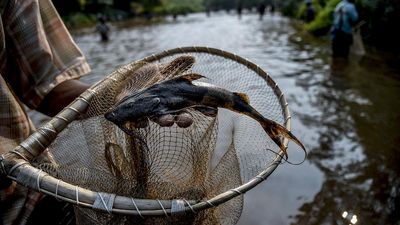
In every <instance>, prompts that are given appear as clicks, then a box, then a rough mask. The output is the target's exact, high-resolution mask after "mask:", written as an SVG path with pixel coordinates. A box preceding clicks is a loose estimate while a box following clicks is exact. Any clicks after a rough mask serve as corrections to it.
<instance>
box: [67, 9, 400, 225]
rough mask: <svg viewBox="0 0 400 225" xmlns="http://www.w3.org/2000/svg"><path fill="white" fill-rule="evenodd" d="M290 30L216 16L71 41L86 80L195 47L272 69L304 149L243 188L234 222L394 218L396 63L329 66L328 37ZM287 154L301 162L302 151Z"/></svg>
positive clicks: (283, 21) (397, 189)
mask: <svg viewBox="0 0 400 225" xmlns="http://www.w3.org/2000/svg"><path fill="white" fill-rule="evenodd" d="M295 26H296V23H294V22H292V21H290V20H289V19H287V18H284V17H282V16H280V15H278V14H275V15H267V16H266V17H264V19H263V20H262V21H260V20H259V19H258V16H257V15H255V14H254V15H252V14H245V15H243V16H242V18H241V19H240V20H239V19H238V17H237V16H235V15H234V14H227V13H225V12H224V13H222V12H221V13H214V14H212V15H211V17H206V15H205V14H192V15H188V16H186V17H178V19H177V20H176V21H173V20H172V19H167V21H165V22H162V23H157V24H149V25H143V26H132V25H130V24H129V23H121V24H115V25H114V26H113V29H112V34H111V36H110V42H108V43H101V42H100V41H99V37H98V36H97V34H96V33H94V32H93V31H92V30H88V29H85V30H79V31H75V32H74V39H75V40H76V42H77V44H78V45H79V47H80V48H81V49H82V51H83V52H84V54H85V55H86V57H87V58H88V61H89V63H90V65H91V67H92V70H93V72H92V74H91V75H89V76H87V77H84V78H82V79H83V80H84V81H86V82H90V83H93V82H95V81H97V80H99V79H101V78H102V77H103V76H104V75H107V74H108V73H110V72H112V71H113V70H114V69H115V68H116V67H118V66H120V65H123V64H126V63H129V62H131V61H132V60H135V59H140V58H142V57H144V56H148V55H150V54H153V53H157V52H160V51H162V50H165V49H170V48H175V47H182V46H193V45H196V46H209V47H215V48H220V49H223V50H226V51H230V52H234V53H236V54H238V55H240V56H243V57H245V58H248V59H249V60H250V61H253V62H255V63H256V64H258V65H260V66H261V67H262V68H264V69H265V70H267V71H268V72H269V73H270V74H271V76H272V77H273V79H274V80H275V81H276V82H277V83H278V84H279V86H280V88H281V89H282V91H283V92H284V93H285V96H286V98H287V101H288V102H289V107H290V110H291V113H292V130H293V132H294V133H295V134H296V136H298V137H299V139H300V140H302V141H303V143H305V145H306V147H307V149H308V151H309V155H308V159H307V161H306V162H305V163H303V164H301V165H300V166H292V165H288V164H283V165H281V166H279V167H278V169H277V170H276V171H275V172H274V173H273V174H272V175H271V176H270V178H269V179H268V180H267V181H266V182H264V183H263V184H261V185H259V186H258V187H256V188H255V189H254V190H252V191H250V192H249V193H247V194H246V196H245V208H244V211H243V213H242V217H241V219H240V221H239V224H241V225H245V224H246V225H256V224H257V225H265V224H400V222H399V221H400V215H399V214H398V213H396V211H397V212H398V211H399V206H400V176H399V173H400V163H399V162H398V160H399V159H400V148H399V144H400V132H399V130H400V129H399V128H400V113H399V112H400V71H399V69H398V68H399V67H398V65H394V66H393V65H391V66H390V64H395V63H390V60H387V59H384V58H383V57H382V56H381V55H380V54H367V55H366V56H364V57H363V58H352V60H350V62H348V63H337V62H332V60H331V58H330V56H329V54H330V49H329V42H328V41H327V40H319V39H315V38H312V37H309V36H308V35H307V34H304V32H301V31H299V30H297V29H295ZM396 66H397V67H396ZM396 68H397V69H396ZM289 151H290V152H289V154H290V158H291V159H292V160H293V161H296V160H297V161H300V160H301V157H302V155H301V153H300V152H299V151H294V150H289Z"/></svg>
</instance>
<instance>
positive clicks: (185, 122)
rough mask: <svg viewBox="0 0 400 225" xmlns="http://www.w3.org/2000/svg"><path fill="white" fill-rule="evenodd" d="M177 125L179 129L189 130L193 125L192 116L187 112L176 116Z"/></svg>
mask: <svg viewBox="0 0 400 225" xmlns="http://www.w3.org/2000/svg"><path fill="white" fill-rule="evenodd" d="M175 123H176V125H178V127H181V128H187V127H189V126H190V125H192V123H193V118H192V116H191V115H190V114H189V113H187V112H182V113H180V114H179V115H176V116H175Z"/></svg>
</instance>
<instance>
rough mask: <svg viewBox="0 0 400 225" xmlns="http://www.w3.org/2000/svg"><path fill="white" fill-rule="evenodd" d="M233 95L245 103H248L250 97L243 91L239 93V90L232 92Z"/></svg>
mask: <svg viewBox="0 0 400 225" xmlns="http://www.w3.org/2000/svg"><path fill="white" fill-rule="evenodd" d="M233 94H234V95H236V96H238V97H239V98H240V99H241V100H242V101H244V102H245V103H246V104H250V98H249V96H248V95H247V94H245V93H239V92H234V93H233Z"/></svg>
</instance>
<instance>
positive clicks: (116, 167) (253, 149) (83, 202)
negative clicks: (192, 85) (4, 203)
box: [3, 47, 290, 225]
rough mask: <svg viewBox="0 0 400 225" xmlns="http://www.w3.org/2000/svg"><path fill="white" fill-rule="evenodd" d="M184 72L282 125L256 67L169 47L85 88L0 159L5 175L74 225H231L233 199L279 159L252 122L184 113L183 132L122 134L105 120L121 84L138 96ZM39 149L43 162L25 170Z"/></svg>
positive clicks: (278, 98)
mask: <svg viewBox="0 0 400 225" xmlns="http://www.w3.org/2000/svg"><path fill="white" fill-rule="evenodd" d="M193 59H195V61H193ZM192 72H195V73H198V74H201V75H203V76H205V77H206V78H203V79H201V81H202V82H206V83H211V84H214V85H217V86H219V87H222V88H224V89H227V90H229V91H232V92H243V93H246V94H247V95H248V96H249V98H250V104H251V105H252V106H253V107H254V108H255V109H256V110H257V111H259V112H260V113H261V114H263V116H265V117H266V118H269V119H272V120H274V121H276V122H278V123H280V124H284V125H285V126H286V127H287V128H290V124H289V122H290V116H289V111H288V109H287V103H286V100H285V98H284V97H283V94H282V93H281V91H280V90H279V88H278V87H277V85H276V84H275V82H273V80H272V79H271V78H270V77H269V76H268V74H267V73H266V72H265V71H263V70H262V69H260V68H259V67H258V66H256V65H254V64H253V63H251V62H249V61H247V60H245V59H243V58H241V57H239V56H236V55H234V54H231V53H228V52H224V51H221V50H217V49H211V48H204V47H197V48H195V47H187V48H179V49H172V50H169V51H164V52H162V53H160V54H157V55H152V56H149V57H147V58H144V59H142V60H139V61H135V62H132V63H130V64H128V65H125V66H123V67H121V68H119V69H118V70H116V71H115V72H113V73H112V74H110V75H109V76H107V77H105V78H104V79H103V80H102V81H100V82H98V83H97V84H95V85H93V86H92V88H90V89H89V90H88V91H86V92H85V93H84V94H82V95H81V97H79V98H78V99H77V100H75V101H74V102H73V103H72V104H71V105H70V106H69V107H67V108H66V109H65V110H63V112H61V113H60V114H59V115H57V116H56V117H54V118H53V119H52V120H51V121H50V122H48V123H47V124H45V125H44V126H42V127H41V128H39V129H38V131H37V132H36V133H35V134H33V135H32V136H31V137H30V138H28V139H27V140H26V141H25V142H23V143H21V145H20V146H19V147H17V148H16V149H14V150H13V151H12V152H11V153H10V154H9V155H8V156H6V157H4V158H6V160H3V165H4V164H5V166H4V171H5V172H6V173H7V174H8V176H9V177H10V178H12V179H14V180H16V181H17V182H19V183H22V184H24V185H26V186H28V187H31V188H34V189H37V190H38V191H41V192H43V193H46V194H49V195H52V196H55V197H57V198H59V199H61V200H65V201H68V202H72V203H75V205H76V206H75V214H76V217H77V222H78V224H199V225H200V224H202V225H208V224H226V225H228V224H235V223H236V222H237V221H238V219H239V217H240V214H241V211H242V207H243V195H242V194H243V193H245V192H246V191H247V190H250V189H251V188H252V187H254V186H255V185H257V184H258V183H260V182H262V181H263V180H265V179H266V178H267V177H268V176H269V174H271V173H272V171H273V170H274V169H275V168H276V166H277V165H278V164H279V162H280V159H281V156H282V152H281V151H280V150H279V148H278V147H277V146H276V145H275V144H274V142H273V141H272V140H271V139H270V138H269V137H268V136H267V135H266V133H265V132H264V130H263V129H262V127H261V126H260V124H259V123H258V122H257V121H255V120H253V119H251V118H249V117H247V116H244V115H241V114H238V113H234V112H231V111H229V110H226V109H219V110H218V115H217V116H216V117H210V116H205V115H203V114H202V113H200V112H198V111H195V110H189V111H188V113H189V114H190V115H191V117H192V118H193V121H194V122H193V124H192V125H191V126H189V127H187V128H181V127H179V126H177V125H176V124H174V125H173V126H172V127H161V126H160V125H159V124H157V123H154V122H151V121H150V123H149V124H148V126H147V127H144V128H140V129H139V128H138V129H135V130H134V135H127V134H125V133H124V132H123V131H122V130H121V129H119V128H118V127H117V126H115V125H114V124H113V123H111V122H109V121H107V120H106V119H105V118H104V113H105V112H106V111H107V110H109V109H110V108H111V107H112V106H113V105H114V104H115V103H116V99H118V98H119V96H120V95H121V93H123V92H124V90H125V89H126V86H127V85H128V86H129V88H130V89H133V90H138V91H139V90H141V89H144V88H146V87H149V86H150V85H152V84H154V83H156V82H160V81H162V80H167V79H171V78H173V77H175V76H179V75H182V74H185V73H192ZM53 139H54V140H53ZM43 150H45V151H46V152H48V153H50V154H49V155H51V156H52V158H51V160H50V161H43V162H40V161H39V162H38V163H37V164H35V167H32V166H31V164H30V163H27V162H28V161H32V159H34V158H35V157H36V156H37V155H38V154H39V153H41V152H42V151H43ZM277 153H279V155H277ZM7 157H8V158H7ZM7 159H9V160H7ZM4 162H5V163H4ZM132 215H134V216H132Z"/></svg>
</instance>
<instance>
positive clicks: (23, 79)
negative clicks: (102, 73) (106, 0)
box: [0, 0, 90, 225]
mask: <svg viewBox="0 0 400 225" xmlns="http://www.w3.org/2000/svg"><path fill="white" fill-rule="evenodd" d="M0 15H1V17H0V154H3V153H5V152H7V151H9V150H12V149H13V148H15V147H16V146H17V145H18V144H19V143H20V142H21V141H22V140H24V139H25V138H26V137H28V136H29V134H31V133H32V131H33V130H34V126H33V124H32V123H31V121H30V120H29V118H28V117H27V115H26V112H25V111H24V107H23V106H22V104H21V102H22V103H24V104H26V105H27V106H28V107H30V108H32V109H35V108H37V107H38V105H39V104H40V102H41V101H42V100H43V98H44V96H46V94H47V93H49V92H50V91H51V90H52V88H54V87H55V86H56V85H58V84H59V83H61V82H63V81H65V80H69V79H75V78H78V77H80V76H81V75H83V74H85V73H87V72H89V71H90V68H89V65H88V64H87V62H86V60H85V58H84V56H83V55H82V53H81V51H80V50H79V48H78V47H77V46H76V44H75V43H74V41H73V40H72V38H71V36H70V34H69V33H68V31H67V29H66V28H65V26H64V24H63V22H62V21H61V19H60V17H59V16H58V14H57V12H56V10H55V8H54V6H53V5H52V3H51V1H50V0H0ZM0 179H1V178H0ZM0 182H2V181H1V180H0ZM3 182H4V181H3ZM0 186H1V185H0ZM39 200H40V194H39V193H37V192H34V191H32V190H28V189H26V188H25V187H22V186H21V185H15V184H14V185H12V186H11V187H10V188H8V189H5V190H0V225H9V224H21V225H23V224H26V222H27V219H28V217H29V215H30V214H31V212H32V210H33V208H34V206H35V204H36V203H37V202H38V201H39Z"/></svg>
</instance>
